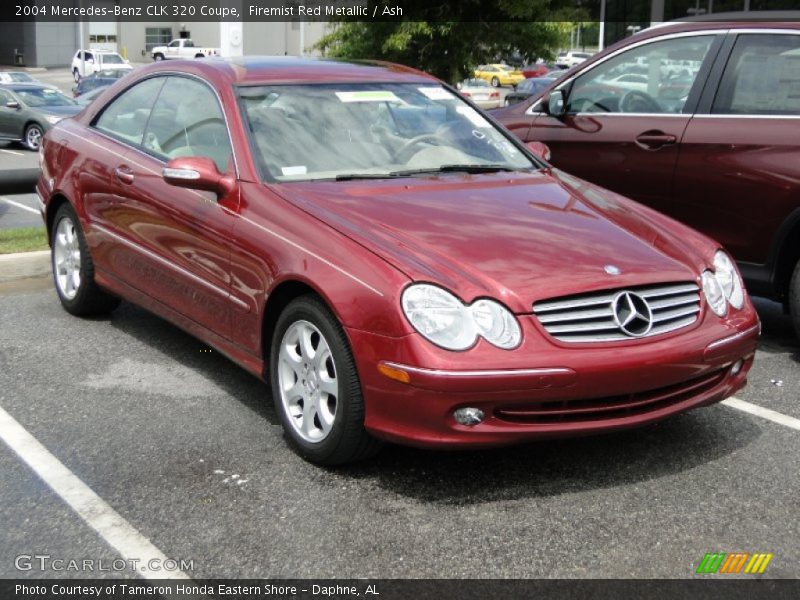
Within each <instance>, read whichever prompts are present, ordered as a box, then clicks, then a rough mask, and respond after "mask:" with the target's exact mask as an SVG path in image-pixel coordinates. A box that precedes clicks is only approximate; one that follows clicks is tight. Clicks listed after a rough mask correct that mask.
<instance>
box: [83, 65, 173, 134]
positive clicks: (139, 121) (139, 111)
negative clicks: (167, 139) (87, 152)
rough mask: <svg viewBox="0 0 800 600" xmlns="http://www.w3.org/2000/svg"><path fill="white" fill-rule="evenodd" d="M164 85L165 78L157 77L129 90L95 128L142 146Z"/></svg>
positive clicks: (112, 103) (107, 108)
mask: <svg viewBox="0 0 800 600" xmlns="http://www.w3.org/2000/svg"><path fill="white" fill-rule="evenodd" d="M163 84H164V78H163V77H157V78H154V79H147V80H145V81H143V82H141V83H137V84H136V85H134V86H133V87H131V88H129V89H128V90H126V91H125V92H123V93H122V94H121V95H120V96H118V97H117V98H116V99H115V100H113V101H112V102H111V103H110V104H109V105H108V106H106V108H105V110H103V113H102V114H101V115H100V118H99V119H97V121H96V122H95V127H97V128H98V129H100V130H101V131H105V132H107V133H110V134H112V135H115V136H117V137H121V138H123V139H125V140H128V141H129V142H133V143H134V144H137V145H138V144H141V143H142V137H143V136H144V128H145V126H146V125H147V120H148V118H149V117H150V111H151V110H152V108H153V104H154V103H155V101H156V97H157V96H158V92H159V90H161V86H162V85H163Z"/></svg>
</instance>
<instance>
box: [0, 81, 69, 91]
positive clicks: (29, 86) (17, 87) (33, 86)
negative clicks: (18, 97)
mask: <svg viewBox="0 0 800 600" xmlns="http://www.w3.org/2000/svg"><path fill="white" fill-rule="evenodd" d="M2 86H3V88H5V89H7V90H13V91H15V92H17V91H20V92H21V91H24V90H44V89H48V90H52V91H60V90H55V89H53V88H52V87H51V86H49V85H45V84H43V83H33V82H30V83H27V82H25V83H23V82H21V81H15V82H13V83H4V84H2Z"/></svg>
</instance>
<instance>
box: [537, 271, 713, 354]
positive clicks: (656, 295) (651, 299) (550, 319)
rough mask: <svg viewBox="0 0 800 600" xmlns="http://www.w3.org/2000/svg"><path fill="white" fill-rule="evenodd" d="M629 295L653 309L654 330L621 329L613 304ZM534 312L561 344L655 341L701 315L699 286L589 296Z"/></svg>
mask: <svg viewBox="0 0 800 600" xmlns="http://www.w3.org/2000/svg"><path fill="white" fill-rule="evenodd" d="M625 292H630V293H633V294H636V295H637V296H639V297H641V298H642V299H644V301H645V303H646V304H647V306H648V307H649V309H650V313H651V316H652V326H651V327H650V329H649V331H647V333H645V334H643V335H641V336H634V335H629V334H627V333H625V331H624V330H623V329H622V328H621V327H620V324H619V322H618V319H617V318H616V316H615V312H614V301H615V300H616V299H617V298H618V296H619V295H620V294H623V293H625ZM533 312H534V314H535V315H536V317H537V318H538V319H539V322H540V323H541V324H542V325H543V326H544V328H545V330H547V333H549V334H550V335H552V336H553V337H554V338H556V339H557V340H560V341H562V342H610V341H618V340H630V339H635V338H636V337H652V336H654V335H660V334H662V333H667V332H668V331H674V330H676V329H680V328H681V327H687V326H689V325H691V324H692V323H694V322H695V321H696V320H697V317H698V315H699V313H700V288H699V287H698V286H697V284H696V283H691V282H688V283H666V284H657V285H647V286H639V287H632V288H624V289H616V290H604V291H601V292H594V293H590V294H581V295H577V296H566V297H563V298H557V299H551V300H542V301H540V302H536V303H535V304H534V305H533Z"/></svg>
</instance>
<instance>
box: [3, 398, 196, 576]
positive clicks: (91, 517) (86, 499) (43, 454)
mask: <svg viewBox="0 0 800 600" xmlns="http://www.w3.org/2000/svg"><path fill="white" fill-rule="evenodd" d="M0 439H2V440H3V441H4V442H5V443H6V445H7V446H8V447H9V448H11V449H12V450H13V451H14V452H16V453H17V455H18V456H19V457H20V458H21V459H22V460H23V461H25V462H26V463H27V464H28V466H29V467H30V468H31V469H32V470H33V471H34V473H36V474H37V475H38V476H39V477H40V478H41V479H42V480H43V481H44V482H45V483H46V484H47V485H48V486H50V488H51V489H52V490H53V491H54V492H55V493H56V494H58V495H59V496H60V497H61V499H62V500H64V502H66V503H67V504H68V505H69V506H70V508H72V510H74V511H75V512H76V513H78V516H79V517H80V518H81V519H83V520H84V522H85V523H86V524H87V525H89V526H90V527H91V528H92V529H94V530H95V531H96V532H97V533H99V534H100V537H102V538H103V539H104V540H105V541H106V542H107V543H108V544H109V545H110V546H111V547H112V548H114V549H115V550H116V551H117V552H119V553H120V555H121V556H122V558H124V559H125V560H128V561H131V560H135V561H138V562H137V563H136V564H137V565H138V566H137V574H138V575H139V576H141V577H144V578H145V579H189V576H188V575H186V573H184V572H183V571H178V570H175V571H166V570H151V569H150V566H149V565H150V564H151V563H150V561H151V560H154V561H159V562H158V563H152V564H153V565H163V564H164V561H165V560H169V559H167V557H166V556H165V555H164V554H163V553H162V552H161V551H160V550H159V549H158V548H156V547H155V546H154V545H153V544H152V543H151V542H150V540H148V539H147V538H146V537H144V536H143V535H142V534H141V533H139V532H138V531H137V530H136V529H134V527H133V526H132V525H131V524H130V523H128V522H127V521H126V520H125V519H123V518H122V517H121V516H120V515H119V514H118V513H117V512H116V511H115V510H114V509H113V508H111V507H110V506H109V505H108V503H107V502H106V501H105V500H103V499H102V498H101V497H100V496H98V495H97V494H95V493H94V492H93V491H92V489H91V488H90V487H89V486H87V485H86V484H85V483H83V481H81V480H80V479H78V477H77V476H76V475H75V474H74V473H73V472H72V471H70V470H69V469H68V468H67V467H65V466H64V465H63V464H62V463H61V461H59V460H58V459H57V458H56V457H55V456H53V455H52V454H50V451H49V450H47V448H45V447H44V446H42V444H40V443H39V441H38V440H37V439H36V438H35V437H33V436H32V435H31V434H30V433H28V431H27V430H26V429H25V428H24V427H23V426H22V425H20V424H19V423H18V422H17V421H16V420H15V419H14V417H12V416H11V415H9V414H8V413H7V412H6V411H5V410H3V408H2V407H0Z"/></svg>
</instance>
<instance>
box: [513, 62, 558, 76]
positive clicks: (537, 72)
mask: <svg viewBox="0 0 800 600" xmlns="http://www.w3.org/2000/svg"><path fill="white" fill-rule="evenodd" d="M519 70H520V72H521V73H522V74H523V75H524V76H525V78H526V79H530V78H531V77H542V76H544V75H547V74H548V73H549V72H550V71H551V70H552V67H551V66H549V65H547V64H545V63H533V64H527V65H524V66H522V67H520V68H519Z"/></svg>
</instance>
